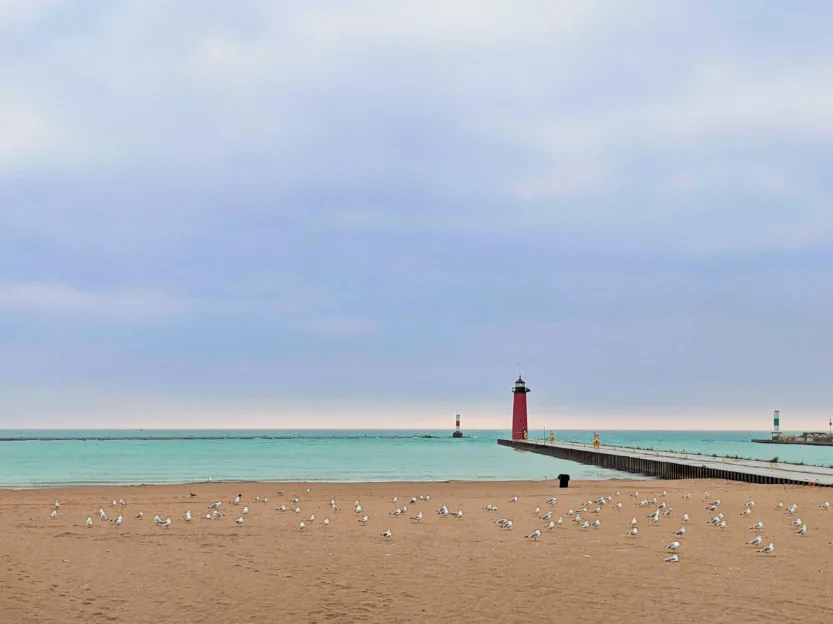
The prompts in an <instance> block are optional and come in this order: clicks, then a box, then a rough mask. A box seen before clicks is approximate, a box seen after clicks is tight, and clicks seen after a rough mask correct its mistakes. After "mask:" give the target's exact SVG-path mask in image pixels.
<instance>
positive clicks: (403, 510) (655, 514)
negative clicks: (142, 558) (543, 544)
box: [49, 489, 833, 563]
mask: <svg viewBox="0 0 833 624" xmlns="http://www.w3.org/2000/svg"><path fill="white" fill-rule="evenodd" d="M306 493H307V494H309V493H310V490H309V489H307V490H306ZM278 495H279V496H281V495H283V491H281V492H278ZM191 496H192V497H193V496H196V494H194V493H193V492H191ZM615 497H616V498H618V497H620V493H619V492H616V494H615ZM615 497H614V496H602V497H600V498H598V499H596V500H595V501H594V500H588V501H587V502H586V503H585V504H584V506H583V507H582V508H580V509H577V510H574V509H570V510H568V511H567V513H566V516H567V517H568V518H569V519H570V520H571V522H572V523H573V524H576V525H577V526H578V528H579V529H581V530H588V529H590V530H595V529H598V528H599V527H600V526H601V524H602V522H601V519H600V518H599V517H598V516H599V515H600V514H601V513H602V509H603V508H606V507H608V506H609V507H610V508H612V510H613V511H621V510H622V509H623V507H624V506H623V504H622V502H621V501H618V502H616V503H615V504H614V502H613V501H614V498H615ZM631 497H633V498H635V499H637V501H638V502H637V507H638V508H643V509H645V508H651V507H653V511H651V513H650V514H648V515H647V516H646V518H647V522H648V524H649V525H659V524H660V522H661V519H662V518H667V517H673V515H674V509H673V507H670V506H669V505H668V493H667V492H666V491H663V492H662V494H661V495H660V499H661V500H659V499H658V498H657V497H653V498H651V499H650V500H648V499H640V495H639V492H634V493H633V494H631ZM682 498H683V499H685V500H690V499H691V494H684V495H683V497H682ZM430 500H431V497H430V496H428V495H421V496H419V497H416V496H414V497H412V498H411V499H410V501H409V502H408V504H410V505H415V504H417V503H421V502H429V501H430ZM706 501H709V493H708V492H703V502H704V503H705V504H706V507H705V509H706V511H708V512H710V513H715V515H714V516H713V517H712V518H711V519H710V520H709V524H711V525H712V526H714V527H716V528H718V529H724V528H726V526H727V519H726V516H725V515H724V514H723V512H721V511H720V509H721V501H720V500H719V499H715V500H712V501H709V502H706ZM299 502H300V499H299V498H298V497H297V496H295V497H294V498H293V499H292V501H291V504H292V505H295V506H294V508H292V509H289V508H288V507H287V505H281V506H280V507H278V508H276V511H279V512H291V513H295V514H300V513H301V509H300V507H299V506H298V503H299ZM508 502H509V504H512V505H514V504H516V503H518V497H517V496H514V497H512V498H511V499H510V500H509V501H508ZM251 503H252V504H254V503H260V504H268V503H269V498H268V497H264V498H260V497H259V496H255V497H253V498H252V499H251ZM398 503H399V499H398V497H396V496H394V497H393V498H392V499H391V500H390V504H392V505H397V504H398ZM557 503H558V499H557V498H556V497H552V498H550V499H549V500H547V501H546V504H547V505H548V506H550V507H553V506H555V505H556V504H557ZM408 504H402V505H401V506H397V507H395V508H394V509H393V510H392V511H391V512H390V515H391V516H393V517H396V516H405V517H409V518H410V519H411V520H412V521H413V522H416V523H419V522H420V521H421V520H422V519H423V517H424V516H423V512H422V511H419V512H417V513H416V514H414V515H408V513H409V512H408ZM228 505H229V507H232V508H234V509H238V508H240V509H241V511H240V515H239V517H238V518H237V519H236V520H235V521H234V522H235V524H236V525H237V526H238V527H240V526H243V524H244V523H245V519H246V516H247V515H248V514H249V507H248V504H247V503H244V502H243V495H242V494H238V495H237V496H236V497H235V498H234V499H232V500H231V501H228ZM241 505H242V508H241ZM126 506H127V503H125V501H124V499H118V500H116V499H113V501H112V503H111V504H110V507H111V508H114V509H115V510H118V515H115V514H116V511H112V512H111V513H112V514H113V515H114V516H115V517H113V518H110V514H108V513H107V512H106V511H105V510H104V508H103V507H101V508H99V510H98V511H97V512H95V513H94V514H92V515H90V516H88V517H87V520H86V522H85V523H84V524H85V526H87V527H92V526H94V525H95V521H94V520H93V516H97V517H98V518H99V521H100V522H109V523H110V524H111V525H113V526H119V525H121V524H122V523H123V522H124V520H125V518H124V515H123V513H122V510H124V508H125V507H126ZM329 507H330V508H331V509H332V511H333V513H337V512H339V511H341V508H340V507H339V506H338V505H336V502H335V500H330V502H329ZM221 508H223V502H222V501H216V502H214V503H212V504H210V505H208V507H207V508H206V509H205V510H204V511H205V513H204V514H203V515H201V516H200V518H201V520H216V519H219V518H223V517H224V516H225V515H226V514H225V513H223V512H222V511H221ZM591 508H592V509H591ZM754 508H755V501H754V500H750V501H748V502H747V503H746V504H745V505H744V508H743V510H742V511H741V512H740V516H741V517H747V516H750V515H751V514H752V510H753V509H754ZM819 508H820V509H822V510H825V511H826V510H828V509H830V503H829V502H824V503H822V504H820V505H819ZM60 509H61V502H60V501H57V500H56V501H55V506H54V509H53V510H52V512H51V513H50V516H49V517H50V518H51V519H55V518H57V517H58V512H59V511H60ZM775 509H776V510H784V514H785V515H787V516H790V517H791V518H794V519H791V520H790V522H789V526H790V527H792V528H793V529H794V532H795V534H796V535H799V536H803V535H806V533H807V524H806V523H805V522H803V521H802V520H801V518H800V517H799V516H798V505H796V504H793V505H790V506H789V507H787V508H786V509H785V508H784V505H783V503H778V504H777V505H775ZM497 510H498V508H497V506H495V505H492V503H491V502H490V503H488V504H487V505H486V506H485V507H483V511H485V512H487V513H496V512H497ZM353 511H354V513H355V514H356V515H357V516H359V517H358V519H357V521H358V522H359V523H360V524H367V523H368V521H369V517H368V516H367V515H365V514H363V509H362V505H361V503H360V502H359V501H358V500H357V501H355V502H354V503H353ZM435 512H436V514H437V515H439V516H441V517H448V518H453V519H457V520H459V519H461V518H462V517H463V511H462V510H457V511H453V512H452V511H451V510H450V509H449V508H448V506H446V505H442V506H440V507H439V508H438V509H436V510H435ZM532 513H533V514H535V515H537V516H538V519H539V520H540V521H541V522H545V523H546V524H545V525H544V527H543V530H544V531H547V530H552V529H555V528H556V527H563V526H564V523H565V520H564V517H563V516H558V517H554V514H553V512H552V511H547V512H546V513H542V512H541V508H540V507H535V509H534V510H533V512H532ZM582 514H592V515H596V518H595V519H594V520H592V522H591V521H590V520H589V519H587V518H585V517H584V516H583V515H582ZM234 515H237V514H236V513H235V514H234ZM143 518H144V512H142V511H139V512H138V513H137V514H136V515H135V517H134V520H142V519H143ZM194 518H195V516H194V515H192V514H191V512H190V511H186V512H185V514H184V515H183V516H182V518H181V520H183V521H184V522H191V521H192V520H194ZM315 521H316V517H315V514H311V515H310V516H309V517H308V518H307V519H306V520H302V521H300V522H299V523H298V524H297V528H298V529H299V530H303V529H305V528H307V526H308V525H310V524H313V523H314V522H315ZM681 521H682V523H683V526H681V527H680V528H679V529H677V530H676V531H674V532H673V533H671V535H673V536H674V538H675V539H674V541H672V542H670V543H669V544H668V545H667V546H666V547H665V550H666V553H665V554H666V555H668V556H665V557H664V559H663V561H665V562H666V563H678V562H679V561H680V556H679V554H678V551H680V549H681V547H682V542H680V541H679V540H680V539H682V538H683V537H684V536H685V534H686V526H685V524H686V523H688V522H689V516H688V514H683V515H682V517H681ZM153 522H154V523H155V524H156V525H158V526H160V527H162V528H168V527H170V526H171V525H172V524H173V521H172V520H171V518H170V517H166V518H165V519H162V517H161V516H159V515H156V516H154V518H153ZM329 524H330V520H329V519H328V518H324V519H323V520H322V521H321V526H322V527H326V526H328V525H329ZM495 524H497V525H498V527H500V528H501V529H503V530H512V529H513V527H514V523H513V521H512V520H510V519H507V518H500V519H499V520H496V521H495ZM638 524H639V522H638V521H637V518H636V516H634V517H633V518H632V519H631V522H630V529H629V530H628V532H627V535H628V536H630V537H635V536H637V535H639V528H638ZM763 527H764V523H763V521H760V520H759V521H758V522H756V523H755V524H753V525H752V526H750V527H749V529H750V530H751V531H754V532H756V533H758V532H760V530H761V529H762V528H763ZM380 535H381V537H382V538H385V539H389V538H391V537H392V536H393V532H392V531H391V530H390V529H387V530H386V531H384V532H382V533H381V534H380ZM542 535H543V531H542V530H541V529H536V530H534V531H532V532H531V533H529V534H528V535H525V536H524V537H525V538H526V539H530V540H532V541H535V542H537V541H538V539H539V538H540V537H542ZM746 543H747V544H748V545H749V546H754V547H756V548H757V547H758V546H761V545H762V544H763V538H762V537H761V535H759V534H758V535H755V537H753V538H752V539H750V540H749V541H747V542H746ZM828 545H829V546H831V547H833V541H830V542H828ZM758 552H760V553H763V554H769V553H773V552H775V544H773V543H772V542H770V543H769V544H768V545H766V546H763V548H760V549H758ZM668 553H671V554H670V555H669V554H668Z"/></svg>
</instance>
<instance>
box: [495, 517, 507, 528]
mask: <svg viewBox="0 0 833 624" xmlns="http://www.w3.org/2000/svg"><path fill="white" fill-rule="evenodd" d="M507 522H509V520H507V519H506V518H501V519H500V520H495V524H499V525H500V526H503V525H504V524H506V523H507Z"/></svg>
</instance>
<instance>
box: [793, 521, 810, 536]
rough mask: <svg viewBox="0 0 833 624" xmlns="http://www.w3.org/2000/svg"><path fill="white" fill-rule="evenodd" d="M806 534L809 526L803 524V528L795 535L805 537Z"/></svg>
mask: <svg viewBox="0 0 833 624" xmlns="http://www.w3.org/2000/svg"><path fill="white" fill-rule="evenodd" d="M806 532H807V525H806V524H802V525H801V528H799V529H798V531H796V532H795V534H796V535H804V534H805V533H806Z"/></svg>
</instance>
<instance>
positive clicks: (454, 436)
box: [451, 429, 463, 438]
mask: <svg viewBox="0 0 833 624" xmlns="http://www.w3.org/2000/svg"><path fill="white" fill-rule="evenodd" d="M451 437H452V438H462V437H463V432H462V431H460V430H459V429H458V430H457V431H455V432H454V433H452V434H451Z"/></svg>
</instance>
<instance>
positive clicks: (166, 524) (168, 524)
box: [159, 518, 171, 529]
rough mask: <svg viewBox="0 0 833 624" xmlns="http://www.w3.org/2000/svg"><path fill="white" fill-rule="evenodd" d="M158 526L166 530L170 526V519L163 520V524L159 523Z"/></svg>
mask: <svg viewBox="0 0 833 624" xmlns="http://www.w3.org/2000/svg"><path fill="white" fill-rule="evenodd" d="M159 526H163V527H165V528H166V529H167V528H168V527H169V526H171V519H170V518H166V519H165V522H160V523H159Z"/></svg>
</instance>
